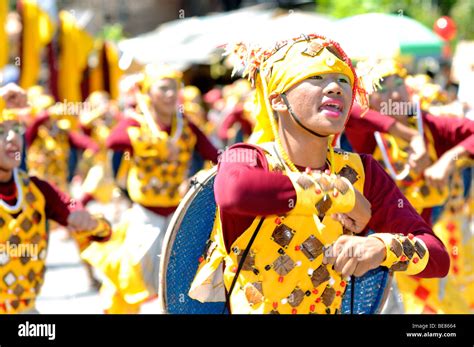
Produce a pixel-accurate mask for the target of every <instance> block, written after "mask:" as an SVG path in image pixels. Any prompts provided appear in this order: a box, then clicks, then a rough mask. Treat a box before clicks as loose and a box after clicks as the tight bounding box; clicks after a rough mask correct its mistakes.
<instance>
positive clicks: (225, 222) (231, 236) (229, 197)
mask: <svg viewBox="0 0 474 347" xmlns="http://www.w3.org/2000/svg"><path fill="white" fill-rule="evenodd" d="M228 151H229V152H230V151H234V152H235V153H234V154H233V155H231V154H229V153H226V155H229V157H234V158H240V159H242V160H239V161H235V160H234V161H225V160H222V161H221V162H220V163H219V166H218V172H217V176H216V180H215V185H214V193H215V197H216V202H217V204H218V205H219V207H220V211H221V212H220V213H221V214H220V217H221V221H222V227H223V233H224V240H225V243H226V247H227V248H228V249H229V248H230V245H231V244H232V243H233V242H234V241H235V240H236V239H237V237H239V236H240V235H241V234H242V233H243V232H244V231H245V230H246V229H247V228H248V227H249V226H250V225H251V224H252V222H253V220H254V219H255V217H256V216H267V215H272V214H283V213H287V212H289V211H290V208H289V207H288V201H289V199H294V201H295V200H296V191H295V189H294V188H293V184H292V183H291V181H290V179H289V178H288V177H287V176H284V175H282V174H280V173H275V172H270V171H269V170H268V162H267V160H266V158H265V154H264V152H263V151H262V150H261V149H260V148H258V147H256V146H253V145H250V144H237V145H235V146H232V147H230V148H229V149H228ZM361 158H362V163H363V165H364V170H365V184H364V192H363V193H364V196H365V197H366V198H367V199H368V200H369V202H370V203H371V205H372V217H371V219H370V221H369V223H368V226H367V228H366V229H369V228H370V229H372V230H374V231H376V232H379V233H402V234H405V235H408V233H412V234H413V235H415V236H417V237H419V238H420V239H422V240H423V241H424V242H425V244H426V246H427V247H428V250H429V252H430V259H429V262H428V265H427V267H426V268H425V269H424V270H423V271H422V272H421V273H420V274H418V275H417V276H419V277H443V276H446V274H447V273H448V270H449V256H448V253H447V251H446V249H445V247H444V245H443V243H442V242H441V241H440V240H439V239H438V238H437V237H436V236H435V235H434V233H433V231H432V229H431V228H430V227H429V226H428V224H426V222H425V221H424V220H423V219H422V218H421V217H420V216H419V215H418V214H417V213H416V211H415V210H414V208H413V207H412V206H411V205H410V203H409V202H408V200H407V199H406V198H405V197H404V196H403V194H402V193H401V192H400V190H399V189H398V188H397V186H396V185H395V184H394V182H393V181H392V179H391V178H390V176H388V175H387V173H385V171H384V169H383V168H382V167H381V166H380V164H378V163H377V162H376V161H375V160H374V159H373V158H372V156H370V155H365V154H361ZM400 202H403V204H402V206H403V208H400V207H399V206H400Z"/></svg>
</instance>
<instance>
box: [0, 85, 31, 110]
mask: <svg viewBox="0 0 474 347" xmlns="http://www.w3.org/2000/svg"><path fill="white" fill-rule="evenodd" d="M0 96H1V97H2V98H3V99H4V100H5V107H6V108H25V107H28V98H27V95H26V91H25V90H24V89H23V88H21V87H20V86H18V85H16V84H15V83H8V84H7V85H6V86H4V87H2V88H0Z"/></svg>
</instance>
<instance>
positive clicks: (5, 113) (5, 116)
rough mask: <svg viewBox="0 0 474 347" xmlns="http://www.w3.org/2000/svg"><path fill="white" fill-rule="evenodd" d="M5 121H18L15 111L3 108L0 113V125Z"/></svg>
mask: <svg viewBox="0 0 474 347" xmlns="http://www.w3.org/2000/svg"><path fill="white" fill-rule="evenodd" d="M7 121H17V122H19V121H20V117H19V116H18V112H17V110H15V109H8V108H5V109H3V110H1V111H0V124H1V123H3V122H7Z"/></svg>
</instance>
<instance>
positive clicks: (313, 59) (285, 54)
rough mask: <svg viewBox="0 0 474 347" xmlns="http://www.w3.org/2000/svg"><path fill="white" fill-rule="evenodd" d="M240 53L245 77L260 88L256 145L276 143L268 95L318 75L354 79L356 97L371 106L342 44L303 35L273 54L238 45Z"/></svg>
mask: <svg viewBox="0 0 474 347" xmlns="http://www.w3.org/2000/svg"><path fill="white" fill-rule="evenodd" d="M235 53H236V54H239V55H240V56H241V57H244V56H246V58H247V60H248V61H247V63H246V66H245V67H246V69H245V71H244V75H248V76H249V79H250V80H251V81H252V82H253V84H254V85H255V88H256V97H255V115H256V125H255V128H254V133H253V134H252V137H251V140H250V141H251V142H253V143H263V142H268V141H273V140H274V129H272V123H271V119H270V117H273V111H272V108H271V106H270V103H269V100H268V96H269V95H270V94H271V93H274V92H276V93H278V94H281V93H283V92H286V91H287V90H288V89H290V88H291V87H293V86H295V85H296V84H298V83H300V82H302V81H303V80H305V79H307V78H309V77H311V76H314V75H318V74H326V73H340V74H344V75H346V76H347V77H348V78H349V79H350V83H351V87H352V91H353V95H352V99H353V100H354V97H355V95H356V94H358V93H359V94H360V95H361V96H363V97H364V100H361V103H362V105H363V106H366V105H367V100H366V98H365V96H366V95H365V93H364V91H363V89H362V88H360V87H359V83H358V79H357V76H356V74H355V71H354V69H353V67H352V64H351V62H350V60H349V58H348V57H347V56H346V54H345V53H344V51H342V49H341V48H340V47H339V45H338V44H337V43H336V42H334V41H332V40H329V39H326V38H325V37H323V36H319V35H309V36H302V37H299V38H296V39H293V40H291V41H284V42H280V43H278V44H277V46H276V47H275V48H274V49H273V50H271V51H263V50H261V49H256V50H255V49H254V50H252V51H249V50H248V49H247V47H245V46H237V49H236V50H235Z"/></svg>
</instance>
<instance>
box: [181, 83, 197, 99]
mask: <svg viewBox="0 0 474 347" xmlns="http://www.w3.org/2000/svg"><path fill="white" fill-rule="evenodd" d="M197 97H201V91H200V90H199V88H198V87H195V86H186V87H184V89H183V98H184V101H185V102H191V101H193V100H194V99H196V98H197Z"/></svg>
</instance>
